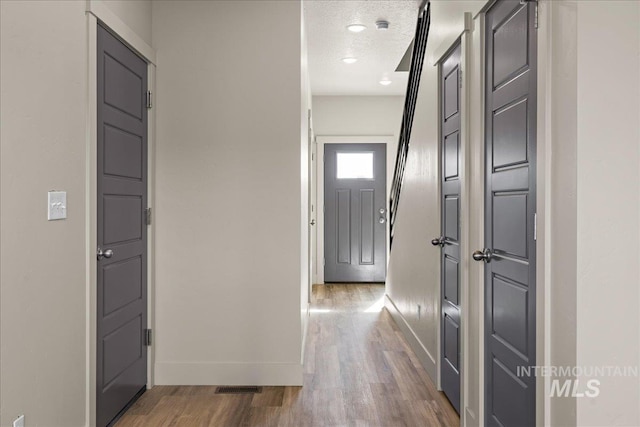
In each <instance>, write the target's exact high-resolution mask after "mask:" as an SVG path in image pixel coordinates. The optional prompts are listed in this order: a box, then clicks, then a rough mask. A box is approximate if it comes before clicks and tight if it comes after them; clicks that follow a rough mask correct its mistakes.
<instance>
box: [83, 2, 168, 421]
mask: <svg viewBox="0 0 640 427" xmlns="http://www.w3.org/2000/svg"><path fill="white" fill-rule="evenodd" d="M96 5H99V6H96ZM87 7H88V8H89V7H91V8H92V10H90V11H89V12H90V13H87V117H86V126H87V136H86V141H87V142H86V144H87V145H86V153H87V158H86V176H85V184H86V185H85V191H86V194H87V198H86V206H85V224H86V230H85V235H86V238H85V242H86V258H85V266H86V267H85V270H86V283H87V289H86V319H87V325H86V337H87V340H86V350H85V351H86V361H85V363H86V372H87V378H86V387H87V388H86V390H85V403H86V405H85V406H86V411H85V417H86V422H85V425H86V426H88V427H93V426H94V425H95V420H96V393H95V390H96V356H97V354H96V352H97V350H96V338H97V318H96V310H95V307H96V306H97V301H98V299H97V292H96V290H97V271H98V268H97V260H96V257H95V249H96V247H97V235H98V233H97V230H98V224H97V210H98V208H97V206H98V201H97V200H98V199H97V173H98V172H97V171H98V154H97V146H98V98H97V90H98V79H97V65H98V62H97V61H98V52H97V43H98V37H97V34H98V32H97V29H98V19H100V21H102V22H103V23H105V24H106V25H108V23H109V22H111V23H114V22H115V24H116V26H117V27H120V29H121V30H123V33H120V32H119V30H118V31H117V29H116V28H113V27H110V30H111V31H114V32H116V34H117V35H118V37H120V38H121V39H122V41H123V42H125V43H126V44H129V46H136V44H137V45H138V48H135V50H136V51H137V52H138V54H140V55H142V56H143V57H144V58H143V59H145V60H146V61H147V62H148V63H149V65H148V67H147V75H148V82H147V85H148V88H149V89H150V90H153V89H154V88H155V80H156V66H155V65H154V63H153V61H152V60H151V59H152V58H149V57H146V56H144V54H143V51H144V50H145V48H144V46H142V50H141V49H139V47H140V42H139V41H138V40H137V39H139V37H138V36H137V35H135V33H133V32H132V31H131V30H130V29H129V28H128V27H126V26H125V25H124V24H122V22H121V21H120V20H119V19H118V18H117V17H115V16H112V17H110V18H109V17H108V18H107V19H106V20H105V19H103V18H104V17H105V16H107V15H104V10H106V11H108V9H106V8H105V7H104V5H103V4H102V2H101V1H96V0H88V2H87ZM96 7H97V10H98V11H99V13H94V12H96V9H95V8H96ZM108 13H111V12H110V11H108ZM114 18H115V19H116V20H117V21H114ZM140 40H141V39H140ZM143 43H144V42H143ZM151 54H152V55H153V60H155V51H154V50H153V49H152V52H151ZM154 98H155V97H154ZM155 105H157V100H156V99H154V107H155ZM147 122H148V123H147V126H148V129H147V132H148V133H147V161H148V163H147V178H148V183H147V185H148V188H147V191H148V194H147V197H148V200H147V205H148V206H149V207H152V208H153V207H154V204H155V108H152V109H151V110H149V112H148V116H147ZM154 223H155V221H152V224H154ZM154 237H155V226H154V225H152V226H151V227H149V228H148V232H147V303H148V306H147V308H148V310H147V311H148V313H147V316H148V317H147V324H148V326H147V327H148V328H151V329H154V328H155V239H154ZM147 357H148V359H147V388H151V387H153V385H154V379H155V374H154V361H155V346H153V345H152V346H151V348H150V351H148V355H147Z"/></svg>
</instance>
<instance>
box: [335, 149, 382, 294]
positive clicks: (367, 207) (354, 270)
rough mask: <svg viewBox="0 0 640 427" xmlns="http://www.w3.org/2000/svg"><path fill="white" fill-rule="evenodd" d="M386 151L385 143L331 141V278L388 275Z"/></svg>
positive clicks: (364, 279)
mask: <svg viewBox="0 0 640 427" xmlns="http://www.w3.org/2000/svg"><path fill="white" fill-rule="evenodd" d="M386 153H387V148H386V145H385V144H326V145H325V149H324V162H325V171H324V207H325V213H324V221H325V222H324V224H325V228H324V256H325V267H324V280H325V282H384V281H385V275H386V268H387V253H386V251H387V233H386V230H387V224H386V218H387V212H386V204H385V202H386V191H385V189H386V182H387V161H386V158H387V155H386Z"/></svg>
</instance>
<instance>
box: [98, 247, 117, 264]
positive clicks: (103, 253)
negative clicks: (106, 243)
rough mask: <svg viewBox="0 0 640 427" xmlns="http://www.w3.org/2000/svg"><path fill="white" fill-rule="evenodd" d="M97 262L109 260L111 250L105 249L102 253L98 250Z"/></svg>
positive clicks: (111, 253)
mask: <svg viewBox="0 0 640 427" xmlns="http://www.w3.org/2000/svg"><path fill="white" fill-rule="evenodd" d="M97 255H98V261H100V260H101V259H102V258H111V257H112V256H113V250H111V249H107V250H106V251H104V252H102V248H98V252H97Z"/></svg>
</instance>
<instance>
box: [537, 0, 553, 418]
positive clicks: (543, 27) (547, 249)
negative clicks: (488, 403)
mask: <svg viewBox="0 0 640 427" xmlns="http://www.w3.org/2000/svg"><path fill="white" fill-rule="evenodd" d="M549 6H550V5H549V4H548V2H546V1H541V2H539V3H538V29H537V32H538V58H537V59H538V64H537V65H538V69H537V88H538V93H537V103H538V109H537V115H536V127H537V131H536V144H537V146H536V148H537V153H536V161H537V169H536V192H537V193H536V211H537V224H536V225H537V234H538V236H537V245H536V365H544V366H549V365H550V364H551V330H550V328H551V300H550V298H551V289H550V285H551V269H550V268H548V267H549V266H550V265H551V259H550V257H551V230H550V228H551V227H549V224H548V221H549V220H550V219H551V183H552V182H553V180H552V176H551V152H552V148H551V144H552V137H551V131H552V129H551V123H552V121H551V117H550V115H551V114H552V106H551V102H552V99H553V96H552V95H553V94H552V92H551V90H552V87H551V79H550V77H549V73H550V72H551V58H552V55H551V54H552V51H551V48H550V43H551V40H552V34H551V7H549ZM550 387H551V381H550V379H549V378H548V377H546V376H543V375H542V376H538V377H536V419H537V420H538V424H539V425H542V424H544V425H551V397H550V396H551V394H550V392H549V391H550ZM542 421H543V422H542Z"/></svg>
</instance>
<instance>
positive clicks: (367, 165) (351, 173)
mask: <svg viewBox="0 0 640 427" xmlns="http://www.w3.org/2000/svg"><path fill="white" fill-rule="evenodd" d="M337 156H338V159H337V160H338V164H337V170H338V174H337V175H338V176H337V178H338V179H373V153H337Z"/></svg>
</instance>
